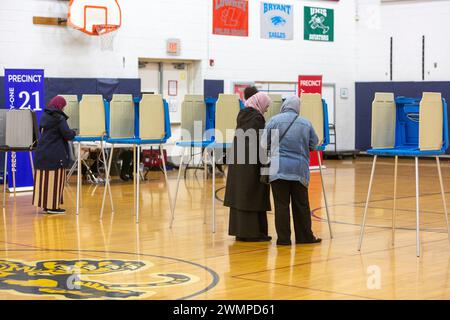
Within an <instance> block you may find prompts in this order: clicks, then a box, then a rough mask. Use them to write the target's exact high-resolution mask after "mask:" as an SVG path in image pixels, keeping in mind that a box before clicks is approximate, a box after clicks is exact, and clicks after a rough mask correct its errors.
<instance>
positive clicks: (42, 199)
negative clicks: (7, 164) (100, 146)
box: [33, 96, 75, 214]
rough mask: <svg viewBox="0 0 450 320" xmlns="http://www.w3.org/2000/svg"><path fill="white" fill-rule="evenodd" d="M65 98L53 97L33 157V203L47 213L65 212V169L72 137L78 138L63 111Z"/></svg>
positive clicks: (41, 123) (46, 111) (40, 126)
mask: <svg viewBox="0 0 450 320" xmlns="http://www.w3.org/2000/svg"><path fill="white" fill-rule="evenodd" d="M65 106H66V100H65V99H64V98H63V97H60V96H56V97H54V98H53V99H52V100H51V101H50V103H49V104H48V106H47V108H45V110H44V114H43V115H42V117H41V121H40V125H39V128H40V133H41V137H40V139H39V141H38V145H37V148H36V151H35V156H34V165H35V168H36V172H35V175H34V192H33V205H34V206H35V207H38V208H43V209H44V211H43V212H44V213H47V214H57V213H64V212H65V210H64V209H61V208H60V205H61V204H62V203H63V193H64V184H65V181H66V169H67V168H68V167H69V164H70V152H69V143H68V141H69V140H73V139H74V138H75V131H73V130H71V129H69V126H68V124H67V119H69V117H68V116H67V115H66V114H65V113H64V112H63V109H64V107H65Z"/></svg>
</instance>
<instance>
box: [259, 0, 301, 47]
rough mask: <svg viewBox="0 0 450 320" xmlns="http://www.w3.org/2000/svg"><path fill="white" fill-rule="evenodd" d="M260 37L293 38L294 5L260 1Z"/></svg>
mask: <svg viewBox="0 0 450 320" xmlns="http://www.w3.org/2000/svg"><path fill="white" fill-rule="evenodd" d="M261 38H263V39H280V40H292V39H293V38H294V6H293V5H289V4H278V3H267V2H262V3H261Z"/></svg>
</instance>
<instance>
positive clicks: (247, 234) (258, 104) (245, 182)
mask: <svg viewBox="0 0 450 320" xmlns="http://www.w3.org/2000/svg"><path fill="white" fill-rule="evenodd" d="M270 103H271V100H270V98H269V96H267V95H266V94H265V93H261V92H259V93H256V94H255V95H253V96H252V97H251V98H250V99H248V100H247V101H246V103H245V106H246V107H245V108H244V109H242V110H241V111H240V112H239V115H238V117H237V127H236V136H235V138H234V142H233V148H234V159H233V160H234V161H232V163H231V164H230V165H229V167H228V178H227V185H226V191H225V200H224V205H225V206H227V207H229V208H230V223H229V235H231V236H236V240H237V241H246V242H258V241H270V240H271V239H272V238H271V237H269V235H268V226H267V211H270V210H271V208H270V189H269V186H268V185H266V184H263V183H261V182H260V174H261V171H260V170H261V162H260V160H259V145H260V144H259V138H260V130H263V129H264V126H265V119H264V116H263V114H264V113H265V112H266V111H267V109H268V108H269V105H270ZM243 134H245V136H247V137H250V138H245V137H243ZM251 137H253V138H254V139H252V138H251ZM239 140H240V141H242V142H243V141H245V142H244V143H239ZM252 140H253V141H252ZM240 145H242V146H243V148H242V150H241V148H240ZM255 153H256V154H255ZM240 158H241V159H240ZM237 160H243V161H237ZM255 160H256V161H255Z"/></svg>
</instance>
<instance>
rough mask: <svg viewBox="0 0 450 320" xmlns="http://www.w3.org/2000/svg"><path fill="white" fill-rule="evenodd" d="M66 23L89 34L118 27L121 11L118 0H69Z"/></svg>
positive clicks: (98, 33) (96, 33) (97, 33)
mask: <svg viewBox="0 0 450 320" xmlns="http://www.w3.org/2000/svg"><path fill="white" fill-rule="evenodd" d="M68 19H69V21H68V23H69V25H70V26H71V27H73V28H75V29H78V30H80V31H82V32H84V33H87V34H89V35H102V34H105V33H108V32H112V31H115V30H117V29H118V28H120V26H121V24H122V12H121V9H120V5H119V3H118V0H71V1H70V4H69V15H68Z"/></svg>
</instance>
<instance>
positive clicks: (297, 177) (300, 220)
mask: <svg viewBox="0 0 450 320" xmlns="http://www.w3.org/2000/svg"><path fill="white" fill-rule="evenodd" d="M299 113H300V99H299V98H298V97H296V96H292V97H289V98H287V99H286V101H285V102H284V103H283V105H282V107H281V111H280V114H278V115H276V116H274V117H273V118H272V119H270V121H269V122H268V123H267V125H266V131H265V134H264V135H263V137H262V140H263V141H266V140H267V136H268V135H270V134H271V133H272V132H273V130H278V133H279V139H280V141H273V140H272V142H271V161H270V164H271V168H270V171H271V172H270V178H269V181H270V184H271V186H272V194H273V198H274V203H275V227H276V230H277V235H278V239H277V244H278V245H290V244H291V223H290V216H291V212H290V211H291V210H290V206H291V207H292V218H293V220H294V229H295V242H296V243H297V244H301V243H319V242H321V239H320V238H316V237H315V236H314V234H313V232H312V230H311V210H310V207H309V199H308V186H309V153H310V151H311V150H314V149H315V148H316V147H317V145H318V143H319V141H318V140H319V139H318V137H317V134H316V132H315V131H314V128H313V126H312V124H311V122H309V121H308V120H306V119H304V118H302V117H299Z"/></svg>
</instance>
